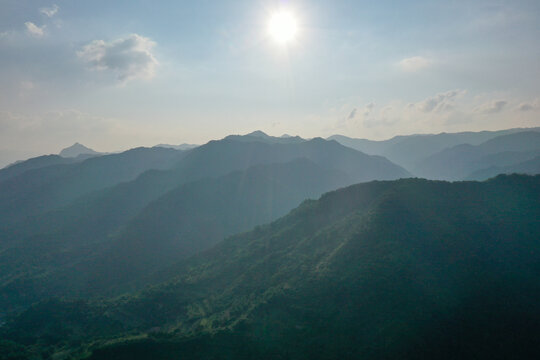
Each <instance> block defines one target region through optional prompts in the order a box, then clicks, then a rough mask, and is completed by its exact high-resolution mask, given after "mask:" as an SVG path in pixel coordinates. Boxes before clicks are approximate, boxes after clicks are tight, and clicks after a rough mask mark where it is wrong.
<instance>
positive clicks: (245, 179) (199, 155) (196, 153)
mask: <svg viewBox="0 0 540 360" xmlns="http://www.w3.org/2000/svg"><path fill="white" fill-rule="evenodd" d="M256 135H257V136H254V135H252V134H250V135H248V136H246V137H245V138H243V137H240V138H241V140H238V138H239V137H235V138H226V139H223V140H220V141H211V142H209V143H208V144H206V145H203V146H200V147H197V148H195V149H192V150H189V151H186V152H184V151H177V150H174V149H164V148H152V149H144V148H142V149H135V150H131V151H130V152H126V153H122V154H115V155H106V156H101V157H96V158H92V159H88V160H85V161H83V162H81V163H77V164H73V165H58V166H50V167H44V168H40V169H35V170H32V171H28V172H25V173H23V174H21V175H19V176H17V177H14V178H12V179H8V180H6V181H4V182H2V183H0V192H1V194H2V195H1V196H5V197H6V201H3V202H2V203H1V204H0V205H1V206H0V210H2V209H3V211H4V213H5V214H6V217H4V218H3V219H2V224H1V227H0V229H2V237H3V242H2V244H1V250H2V251H1V252H0V264H2V265H1V266H0V279H1V280H2V281H1V283H0V304H1V305H2V307H3V308H5V309H10V310H9V311H12V310H15V309H19V308H24V307H26V306H28V305H30V304H32V303H33V302H35V301H39V300H42V299H44V298H47V297H50V296H83V297H87V296H100V295H114V294H118V293H121V292H124V291H128V290H134V289H137V288H139V287H140V286H142V285H144V284H146V283H147V282H148V281H149V280H148V278H151V276H150V275H151V274H152V273H154V272H159V271H161V270H163V269H164V268H166V267H167V266H169V265H171V264H172V263H174V262H175V261H178V260H181V259H183V258H186V257H189V256H190V255H193V254H195V253H197V252H200V251H202V250H205V249H206V248H208V247H210V246H212V245H214V244H215V243H217V242H219V241H220V240H221V239H223V237H225V236H228V235H232V234H234V233H237V232H242V231H247V230H249V229H250V228H252V227H253V226H255V225H260V224H263V223H266V222H269V221H272V220H275V219H276V218H278V217H280V216H283V215H285V214H286V213H287V212H288V211H290V210H291V209H293V208H294V207H295V206H297V205H298V204H300V203H301V202H302V201H303V200H304V199H306V198H310V197H311V198H316V197H318V196H320V195H321V194H322V193H324V192H326V191H329V190H333V189H336V188H338V187H342V186H346V185H350V184H353V183H357V182H363V181H370V180H374V179H398V178H402V177H408V176H409V173H408V172H407V171H405V170H404V169H403V168H401V167H399V166H397V165H395V164H393V163H391V162H390V161H388V160H387V159H385V158H383V157H379V156H370V155H365V154H363V153H361V152H358V151H356V150H353V149H350V148H347V147H345V146H343V145H340V144H339V143H337V142H335V141H326V140H323V139H320V138H319V139H313V140H309V141H306V140H301V141H299V140H298V139H297V138H272V137H269V136H266V135H265V136H264V137H263V141H259V139H260V138H261V135H260V134H259V133H257V134H256ZM273 140H275V142H273ZM134 155H137V156H139V159H138V160H137V162H136V164H137V165H138V167H134V166H133V165H132V164H131V162H130V161H123V162H122V161H121V160H122V159H125V158H128V159H129V158H130V157H131V156H134ZM140 157H142V158H143V159H148V160H149V161H142V160H141V159H140ZM156 157H157V159H156ZM59 166H60V167H59ZM143 166H145V167H146V168H147V169H148V168H150V169H152V170H149V171H146V172H142V174H141V170H142V167H143ZM122 169H126V170H127V169H129V170H131V171H132V172H131V173H128V174H126V173H125V172H124V171H123V170H122ZM34 172H39V175H36V174H35V173H34ZM137 173H139V175H138V176H137V175H136V174H137ZM42 174H48V175H49V176H48V177H46V176H44V175H42ZM115 174H118V175H122V176H126V175H129V176H126V177H120V176H117V177H115V176H113V175H115ZM134 175H135V178H134V179H133V176H134ZM130 178H131V179H130ZM21 179H24V180H21ZM27 179H28V180H27ZM104 180H107V182H104ZM38 205H39V206H38Z"/></svg>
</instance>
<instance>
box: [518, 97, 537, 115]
mask: <svg viewBox="0 0 540 360" xmlns="http://www.w3.org/2000/svg"><path fill="white" fill-rule="evenodd" d="M517 109H518V110H519V111H523V112H527V111H535V110H540V99H536V100H535V101H533V102H522V103H521V104H519V105H518V108H517Z"/></svg>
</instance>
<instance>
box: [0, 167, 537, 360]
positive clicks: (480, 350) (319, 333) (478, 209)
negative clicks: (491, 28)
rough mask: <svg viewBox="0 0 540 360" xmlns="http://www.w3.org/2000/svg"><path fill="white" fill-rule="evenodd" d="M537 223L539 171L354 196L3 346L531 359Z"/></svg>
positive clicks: (383, 187)
mask: <svg viewBox="0 0 540 360" xmlns="http://www.w3.org/2000/svg"><path fill="white" fill-rule="evenodd" d="M539 218H540V176H536V177H530V176H517V175H513V176H499V177H497V178H495V179H492V180H489V181H487V182H482V183H478V182H459V183H447V182H434V181H427V180H419V179H407V180H398V181H382V182H381V181H376V182H370V183H365V184H359V185H354V186H350V187H348V188H344V189H341V190H337V191H334V192H331V193H327V194H325V195H323V196H322V197H321V198H320V199H319V200H317V201H313V200H309V201H306V202H304V203H303V204H302V205H301V206H300V207H298V208H297V209H295V210H293V211H292V212H291V213H290V214H289V215H287V216H285V217H283V218H281V219H279V220H277V221H275V222H273V223H271V224H269V225H264V226H258V227H256V228H254V229H253V230H252V231H250V232H246V233H242V234H238V235H235V236H232V237H229V238H227V239H226V240H224V241H222V242H220V243H219V244H217V245H216V246H214V247H213V248H211V249H209V250H207V251H205V252H203V253H201V254H199V255H196V256H194V257H191V258H189V259H187V260H185V261H182V262H180V263H178V264H176V265H174V266H171V267H169V268H168V269H167V270H165V271H162V272H161V273H160V274H159V276H158V278H159V279H160V280H163V282H161V283H160V284H158V285H154V286H151V287H148V288H147V289H145V290H144V291H141V292H136V293H133V294H126V295H124V296H121V297H116V298H111V299H102V300H98V299H95V300H91V301H80V300H77V301H73V300H49V301H45V302H42V303H39V304H36V305H34V306H32V307H31V308H30V309H28V310H26V311H24V312H22V313H21V314H20V315H18V316H10V317H9V318H8V319H7V321H6V324H5V325H4V326H3V327H2V328H1V331H2V333H1V335H0V336H1V337H2V338H3V339H4V341H3V343H2V346H3V347H4V348H5V349H7V350H6V353H7V351H10V352H11V353H14V354H15V355H14V356H23V357H22V358H25V357H24V356H26V358H29V359H30V358H34V359H39V358H49V357H50V358H55V359H62V358H89V359H171V358H185V359H233V358H234V359H280V358H282V359H335V358H345V359H359V358H366V359H381V358H385V359H403V358H406V359H425V358H440V359H456V358H471V359H473V358H474V359H479V358H485V359H488V358H489V359H493V358H495V359H506V358H537V357H538V356H539V355H540V345H539V344H538V342H537V335H538V334H539V333H540V302H539V301H538V299H540V285H539V284H540V282H539V281H538V279H540V267H539V266H538V264H539V263H540V257H539V256H540V243H539V242H538V239H540V224H539V223H538V219H539ZM156 279H157V278H156Z"/></svg>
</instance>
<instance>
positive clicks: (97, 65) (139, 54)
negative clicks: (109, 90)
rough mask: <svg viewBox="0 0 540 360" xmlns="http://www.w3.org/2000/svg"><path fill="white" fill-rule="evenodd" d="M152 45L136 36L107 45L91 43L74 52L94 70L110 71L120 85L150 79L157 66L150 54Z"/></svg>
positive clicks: (96, 41)
mask: <svg viewBox="0 0 540 360" xmlns="http://www.w3.org/2000/svg"><path fill="white" fill-rule="evenodd" d="M155 45H156V43H155V42H153V41H152V40H150V39H149V38H146V37H144V36H140V35H137V34H131V35H129V36H128V37H126V38H122V39H117V40H114V41H111V42H106V41H104V40H94V41H92V42H91V43H89V44H87V45H86V46H84V47H83V48H82V49H81V51H79V52H77V55H78V56H79V58H80V59H82V60H83V61H85V62H86V63H87V64H89V65H90V67H91V68H92V69H94V70H100V71H103V70H111V71H113V72H115V73H116V74H117V75H118V79H119V80H120V81H122V82H125V81H128V80H131V79H138V78H146V79H149V78H152V77H153V76H154V72H155V68H156V66H157V64H158V62H157V60H156V58H155V57H154V54H153V49H154V47H155Z"/></svg>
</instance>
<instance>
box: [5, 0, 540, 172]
mask: <svg viewBox="0 0 540 360" xmlns="http://www.w3.org/2000/svg"><path fill="white" fill-rule="evenodd" d="M278 9H285V10H286V11H289V12H290V13H293V14H294V16H295V17H296V19H297V22H298V27H299V32H298V35H297V37H296V39H295V41H294V42H293V43H289V44H287V45H280V44H278V43H276V42H275V41H273V40H272V39H271V38H269V35H268V22H269V19H270V17H271V16H272V14H273V13H274V12H276V11H278ZM539 39H540V1H538V0H530V1H519V0H512V1H497V0H490V1H482V0H478V1H475V0H467V1H459V0H455V1H452V0H447V1H434V0H430V1H423V0H418V1H414V0H410V1H359V0H350V1H349V0H342V1H339V0H310V1H307V0H305V1H271V0H266V1H259V0H245V1H241V0H236V1H233V0H231V1H225V0H219V1H217V0H197V1H193V0H191V1H179V0H174V1H173V0H171V1H157V0H145V1H143V0H139V1H136V0H129V1H127V0H126V1H112V0H104V1H101V0H91V1H90V0H88V1H82V0H78V1H75V0H69V1H61V0H58V1H56V0H55V1H37V0H35V1H25V0H0V166H1V165H4V164H5V163H6V162H9V161H13V160H15V159H18V158H23V157H27V156H31V155H36V154H41V153H55V152H58V151H59V150H60V149H61V148H63V147H66V146H68V145H71V144H72V143H74V142H75V141H79V142H81V143H83V144H85V145H87V146H90V147H92V148H95V149H97V150H103V151H115V150H120V149H125V148H129V147H134V146H140V145H144V146H151V145H154V144H157V143H174V144H178V143H183V142H188V143H203V142H206V141H208V140H210V139H214V138H221V137H223V136H225V135H227V134H231V133H246V132H250V131H253V130H256V129H260V130H263V131H265V132H267V133H269V134H271V135H281V134H283V133H289V134H293V135H296V134H298V135H300V136H303V137H314V136H323V137H326V136H329V135H332V134H344V135H348V136H352V137H362V138H372V139H383V138H389V137H392V136H394V135H397V134H410V133H432V132H442V131H452V132H453V131H462V130H481V129H502V128H511V127H530V126H540V40H539Z"/></svg>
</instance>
